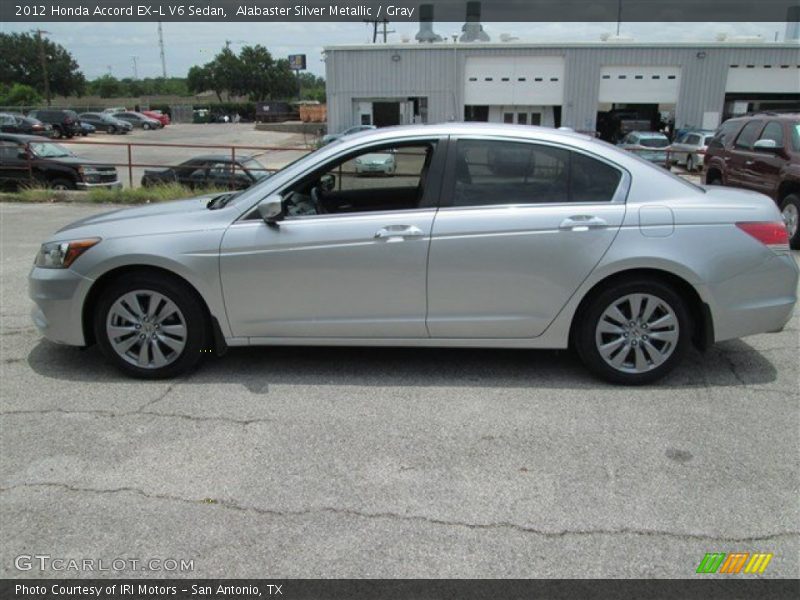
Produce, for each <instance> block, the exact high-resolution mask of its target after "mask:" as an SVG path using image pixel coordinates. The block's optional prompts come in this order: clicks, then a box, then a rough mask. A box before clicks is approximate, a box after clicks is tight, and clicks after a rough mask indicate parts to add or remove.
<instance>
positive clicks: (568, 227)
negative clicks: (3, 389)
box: [29, 123, 798, 384]
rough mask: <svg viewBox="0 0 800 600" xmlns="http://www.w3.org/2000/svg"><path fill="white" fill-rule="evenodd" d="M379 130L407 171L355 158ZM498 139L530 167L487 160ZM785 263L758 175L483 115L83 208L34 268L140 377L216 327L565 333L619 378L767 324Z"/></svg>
mask: <svg viewBox="0 0 800 600" xmlns="http://www.w3.org/2000/svg"><path fill="white" fill-rule="evenodd" d="M499 149H502V151H498V150H499ZM393 151H394V152H396V154H395V156H396V157H397V163H398V171H399V172H402V173H403V174H404V175H403V176H402V177H401V176H399V175H398V176H397V177H393V178H370V179H364V178H359V177H357V176H356V174H355V173H354V169H353V168H352V165H353V162H354V161H355V160H356V159H358V158H359V157H362V156H367V155H370V154H375V153H389V152H393ZM492 153H494V154H495V156H496V157H499V156H503V155H507V156H510V155H520V154H521V155H523V156H525V157H526V160H525V161H524V162H525V164H528V165H532V166H531V168H530V169H529V170H525V171H523V172H521V173H516V174H514V175H510V174H509V173H514V172H515V168H512V169H498V174H495V173H493V172H492V170H491V169H490V168H489V165H488V156H489V155H490V154H492ZM709 248H713V252H709V251H708V249H709ZM797 284H798V268H797V265H796V263H795V261H794V258H793V257H792V256H791V253H790V251H789V247H788V243H787V233H786V228H785V227H784V225H783V222H782V221H781V215H780V213H779V211H778V209H777V208H776V207H775V205H774V203H773V202H772V201H770V200H769V199H768V198H766V197H765V196H763V195H761V194H756V193H753V192H749V191H745V190H733V189H727V188H722V187H710V188H707V189H706V188H702V187H699V186H695V185H692V184H690V183H688V182H687V181H685V180H683V179H681V178H679V177H677V176H675V175H673V174H671V173H670V172H668V171H667V170H665V169H661V168H656V167H654V166H653V165H651V164H648V163H647V162H646V161H643V160H641V159H639V158H638V157H636V156H634V155H633V154H631V153H628V152H624V151H622V150H620V149H617V148H615V147H613V146H610V145H608V144H605V143H602V142H599V141H596V140H594V139H592V138H589V137H588V136H585V135H581V134H576V133H568V132H563V131H556V130H554V129H546V128H539V127H528V128H523V127H518V126H514V125H494V124H492V125H489V124H477V123H461V124H456V123H450V124H441V125H424V126H409V127H398V128H386V129H380V130H377V131H370V132H364V133H361V134H357V135H354V136H350V137H347V138H345V139H342V140H341V141H340V142H338V143H336V144H331V145H329V146H325V147H323V148H321V149H319V150H317V151H315V152H313V153H311V154H309V155H307V156H305V157H303V158H301V159H299V160H297V161H295V162H294V163H292V164H290V165H288V166H287V167H285V168H284V169H282V170H281V171H279V172H277V173H275V174H273V175H272V176H270V177H268V178H266V179H264V180H262V181H261V182H259V183H258V184H257V185H254V186H252V187H250V188H248V189H246V190H243V191H240V192H228V193H223V194H219V195H216V196H205V197H200V198H194V199H189V200H185V201H177V202H173V203H166V204H157V205H151V206H145V207H139V208H132V209H127V210H121V211H115V212H112V213H107V214H101V215H96V216H93V217H89V218H86V219H82V220H80V221H77V222H75V223H73V224H71V225H67V226H66V227H64V228H62V229H61V230H59V231H58V232H57V233H55V234H53V235H52V236H51V237H50V238H49V239H48V240H46V241H45V243H44V244H42V246H41V248H40V250H39V253H38V255H37V257H36V260H35V265H34V267H33V269H32V271H31V273H30V277H29V285H30V297H31V298H32V299H33V301H34V302H35V307H34V311H33V320H34V323H35V324H36V326H37V327H38V328H39V329H40V330H41V331H42V332H43V334H44V335H45V336H46V337H47V338H49V339H50V340H53V341H55V342H59V343H63V344H72V345H76V346H85V345H87V344H92V343H97V344H99V346H100V348H101V350H102V351H103V353H104V354H105V356H106V357H107V358H108V360H109V361H110V362H112V363H113V364H115V365H116V366H118V367H119V368H120V369H122V370H123V371H125V372H126V373H128V374H130V375H133V376H137V377H145V378H156V377H171V376H175V375H177V374H179V373H182V372H185V371H186V370H187V369H190V368H192V367H194V366H195V365H197V364H198V362H199V361H200V359H201V358H202V357H203V356H208V353H209V352H211V351H214V350H215V351H217V352H223V351H224V350H225V348H227V347H228V346H248V347H249V346H254V345H259V344H267V345H270V344H271V345H327V346H339V345H344V346H352V345H362V346H441V347H491V348H499V347H506V348H567V347H569V346H573V347H574V348H575V349H576V350H577V353H578V355H579V356H580V357H581V358H582V360H583V361H584V363H585V364H586V365H587V367H588V368H589V369H590V370H591V371H592V372H593V373H595V374H596V375H598V376H600V377H603V378H605V379H607V380H610V381H614V382H618V383H624V384H642V383H647V382H652V381H655V380H656V379H658V378H660V377H662V376H664V375H665V374H667V373H668V372H669V371H670V370H672V369H673V368H674V367H675V366H676V365H677V364H678V362H679V361H680V359H681V358H682V357H683V356H684V355H685V353H686V352H687V350H688V348H689V347H690V346H691V345H692V344H693V343H694V344H695V345H697V346H699V347H701V348H704V347H707V346H708V345H710V344H713V343H714V342H717V341H722V340H729V339H732V338H738V337H742V336H746V335H751V334H755V333H763V332H774V331H779V330H781V329H782V328H783V327H784V326H785V325H786V323H787V322H788V321H789V319H790V317H791V314H792V310H793V308H794V305H795V303H796V300H797V298H796V294H797ZM531 368H534V367H533V365H532V367H531Z"/></svg>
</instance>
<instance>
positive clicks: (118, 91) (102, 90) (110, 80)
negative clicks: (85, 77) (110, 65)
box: [87, 75, 125, 98]
mask: <svg viewBox="0 0 800 600" xmlns="http://www.w3.org/2000/svg"><path fill="white" fill-rule="evenodd" d="M87 89H88V91H89V93H91V94H94V95H96V96H100V97H101V98H117V97H119V96H124V95H125V93H124V88H123V85H122V84H121V83H120V81H119V80H118V79H117V78H116V77H114V76H113V75H103V76H102V77H98V78H97V79H95V80H94V81H91V82H90V83H89V85H88V86H87Z"/></svg>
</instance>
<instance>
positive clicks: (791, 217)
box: [781, 202, 800, 239]
mask: <svg viewBox="0 0 800 600" xmlns="http://www.w3.org/2000/svg"><path fill="white" fill-rule="evenodd" d="M781 214H782V215H783V222H784V223H786V231H787V232H788V233H789V239H792V238H793V237H794V236H795V234H796V233H797V224H798V221H799V220H800V213H799V212H798V210H797V206H795V205H794V204H793V203H792V202H787V203H786V206H784V207H783V210H782V211H781Z"/></svg>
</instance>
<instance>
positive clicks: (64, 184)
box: [47, 178, 77, 190]
mask: <svg viewBox="0 0 800 600" xmlns="http://www.w3.org/2000/svg"><path fill="white" fill-rule="evenodd" d="M47 187H48V188H50V189H51V190H74V189H77V186H76V185H75V182H74V181H72V180H71V179H62V178H58V179H51V180H50V181H49V182H48V183H47Z"/></svg>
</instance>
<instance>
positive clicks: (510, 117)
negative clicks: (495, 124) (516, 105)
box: [503, 113, 514, 123]
mask: <svg viewBox="0 0 800 600" xmlns="http://www.w3.org/2000/svg"><path fill="white" fill-rule="evenodd" d="M513 122H514V113H503V123H513Z"/></svg>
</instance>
